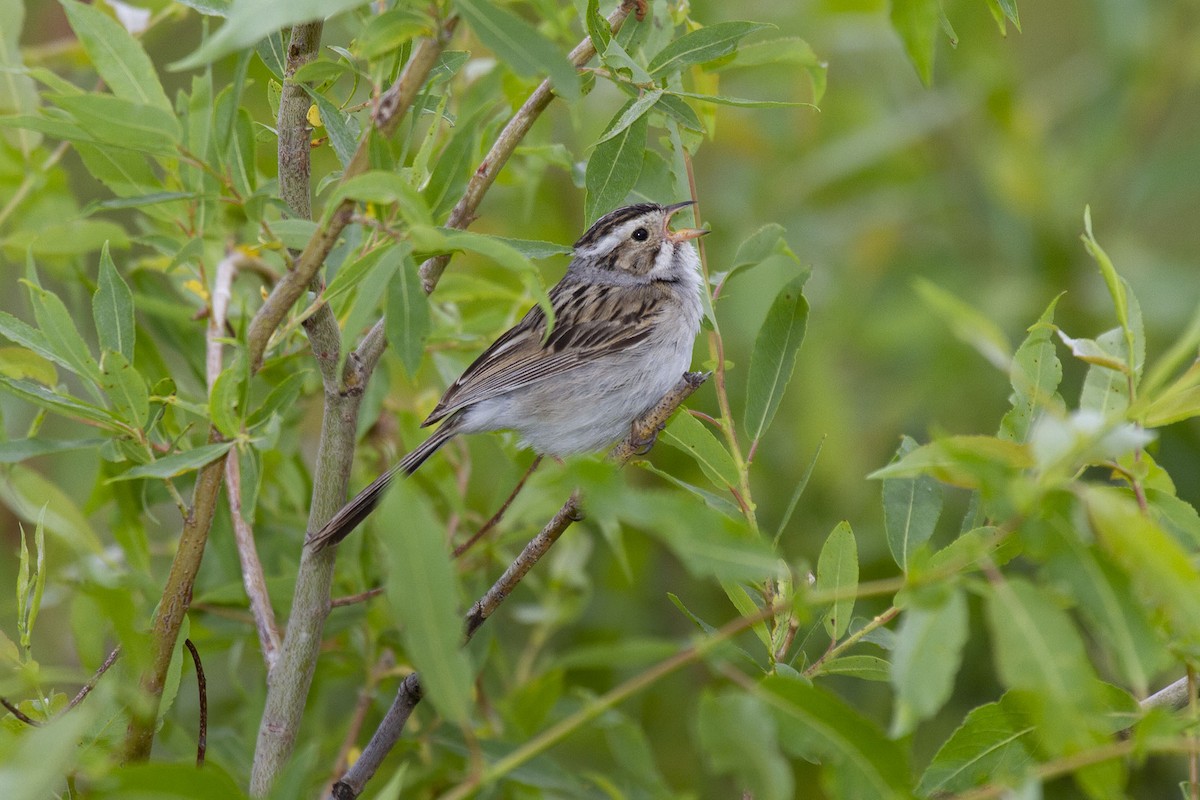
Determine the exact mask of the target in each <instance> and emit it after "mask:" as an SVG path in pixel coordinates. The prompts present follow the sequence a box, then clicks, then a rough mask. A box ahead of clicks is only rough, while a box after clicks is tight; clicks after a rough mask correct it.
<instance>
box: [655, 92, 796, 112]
mask: <svg viewBox="0 0 1200 800" xmlns="http://www.w3.org/2000/svg"><path fill="white" fill-rule="evenodd" d="M669 91H670V93H671V94H673V95H675V96H676V97H687V98H690V99H692V100H698V101H700V102H701V103H712V104H713V105H718V106H733V107H734V108H796V107H798V106H810V107H814V108H815V106H813V104H812V103H796V102H792V101H790V100H755V99H753V98H748V97H730V96H729V95H725V94H704V93H702V92H685V91H681V90H679V89H671V90H669Z"/></svg>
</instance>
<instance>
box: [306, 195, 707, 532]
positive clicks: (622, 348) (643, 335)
mask: <svg viewBox="0 0 1200 800" xmlns="http://www.w3.org/2000/svg"><path fill="white" fill-rule="evenodd" d="M694 202H695V201H694V200H686V201H684V202H681V203H675V204H673V205H665V206H664V205H660V204H657V203H637V204H634V205H628V206H624V207H622V208H618V209H616V210H614V211H611V212H609V213H608V214H605V215H604V216H602V217H601V218H600V219H598V220H596V222H595V223H594V224H593V225H592V226H591V227H590V228H588V229H587V231H586V232H585V233H584V234H583V235H582V236H581V237H579V240H578V241H577V242H575V245H574V247H573V249H572V259H571V262H570V264H569V265H568V266H567V270H566V273H565V274H564V275H563V277H562V279H561V280H560V281H559V282H558V283H557V284H556V285H555V286H554V287H553V288H552V289H551V290H550V292H549V300H550V306H551V308H552V309H553V311H554V319H553V323H552V324H551V325H550V326H549V333H547V320H546V314H545V312H544V311H543V310H542V307H541V306H540V305H535V306H534V307H533V308H531V309H529V311H528V313H526V314H525V316H524V317H523V318H522V319H521V321H520V322H518V323H517V324H516V325H514V326H513V327H512V328H511V329H509V330H508V331H506V332H505V333H503V334H502V335H501V336H500V337H499V338H497V339H496V341H495V342H493V343H492V345H491V346H490V347H488V348H487V349H486V350H485V351H484V352H483V353H482V354H481V355H480V356H479V357H478V358H476V359H475V361H474V362H472V363H471V365H470V366H469V367H467V369H466V370H465V371H464V372H463V373H462V375H461V376H460V377H459V378H458V379H457V380H455V381H454V382H453V383H451V384H450V386H449V388H447V389H446V392H445V394H443V395H442V398H441V400H440V401H439V402H438V404H437V406H436V407H435V408H434V409H433V411H432V412H430V414H429V416H428V417H427V418H426V419H425V421H424V422H423V423H421V425H422V427H425V426H428V425H432V424H434V423H437V422H440V423H441V425H440V426H439V427H438V428H437V429H436V430H435V431H434V432H433V434H432V435H430V436H429V438H428V439H426V440H425V441H424V442H422V443H421V444H420V445H418V446H417V447H416V448H414V449H413V450H412V451H411V452H409V453H408V455H406V456H405V457H404V459H403V460H401V461H400V462H399V463H398V464H396V465H395V466H393V467H391V468H390V469H389V470H388V471H387V472H385V473H383V474H382V475H380V476H379V477H378V478H376V479H375V480H374V481H373V482H372V483H371V484H369V485H368V486H367V487H366V488H365V489H363V490H362V491H361V492H359V493H358V494H357V495H355V497H354V498H353V499H352V500H350V501H349V502H348V503H346V505H345V506H343V507H342V508H341V510H339V511H338V512H337V513H336V514H335V515H334V516H333V517H332V518H331V519H330V520H329V521H328V522H327V523H326V524H325V525H324V526H323V527H321V528H320V529H319V530H318V531H316V532H315V533H312V534H310V535H309V536H308V537H307V541H306V544H307V545H308V546H309V547H310V548H312V549H313V550H314V551H318V550H322V549H324V548H326V547H328V546H330V545H332V544H336V543H337V542H340V541H341V540H342V539H343V538H345V536H346V535H348V534H349V533H350V532H351V531H352V530H353V529H354V528H355V527H356V526H358V525H359V523H361V522H362V521H363V520H364V519H366V517H367V516H368V515H369V514H370V513H371V512H372V511H373V510H374V509H375V507H376V506H377V505H378V504H379V501H380V500H381V499H382V497H383V494H384V492H385V491H386V490H387V488H388V486H389V485H390V484H391V482H392V480H393V479H394V478H395V477H396V476H397V475H398V474H404V475H406V476H407V475H411V474H412V473H413V472H415V471H416V470H417V468H418V467H420V466H421V465H422V464H423V463H425V460H426V459H428V458H429V457H430V456H431V455H433V454H434V453H435V452H436V451H437V450H438V449H439V448H441V447H442V446H443V445H444V444H446V442H448V441H450V440H451V439H452V438H454V437H455V436H458V435H460V434H465V433H482V432H486V431H499V430H512V431H515V432H516V433H518V434H519V435H520V437H521V440H522V444H523V445H524V446H527V447H531V448H532V449H533V450H535V451H536V452H537V453H539V454H541V455H548V456H552V457H558V458H561V457H563V456H569V455H575V454H578V453H586V452H594V451H597V450H601V449H603V448H604V447H606V446H608V445H611V444H613V443H614V442H616V441H617V440H619V439H621V438H622V437H623V436H625V435H626V434H628V433H629V432H630V426H631V424H632V423H633V421H634V420H636V419H638V418H639V417H640V416H642V415H643V414H645V413H646V412H647V411H649V410H650V409H651V408H652V407H653V406H654V405H655V404H656V403H657V402H658V401H659V399H661V398H662V396H663V395H665V394H666V393H667V392H668V391H669V390H670V389H671V388H672V387H673V386H674V385H675V384H676V382H678V380H679V379H680V377H681V376H682V375H683V373H684V372H686V371H687V369H688V367H689V366H690V365H691V359H692V346H693V344H694V343H695V339H696V336H697V334H698V333H699V331H700V318H701V316H702V314H703V309H702V306H701V302H700V289H701V280H702V279H701V275H700V258H699V255H698V254H697V252H696V248H695V245H694V244H693V243H692V240H694V239H696V238H698V237H700V236H703V235H705V234H706V233H708V230H706V229H701V228H682V229H680V230H675V231H672V230H671V228H670V221H671V217H672V216H673V215H675V214H676V213H677V212H679V211H680V210H682V209H684V208H687V207H688V206H691V205H693V204H694Z"/></svg>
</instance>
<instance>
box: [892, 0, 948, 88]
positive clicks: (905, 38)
mask: <svg viewBox="0 0 1200 800" xmlns="http://www.w3.org/2000/svg"><path fill="white" fill-rule="evenodd" d="M940 26H941V6H940V5H939V4H938V0H892V28H893V29H894V30H895V31H896V33H897V34H899V36H900V41H901V42H903V43H904V50H905V52H907V53H908V58H909V60H910V61H912V64H913V67H915V68H916V70H917V75H919V76H920V78H921V82H922V83H924V84H925V85H926V86H929V85H930V84H931V83H933V51H934V45H935V44H936V40H937V32H938V28H939V27H940Z"/></svg>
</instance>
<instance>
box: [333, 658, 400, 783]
mask: <svg viewBox="0 0 1200 800" xmlns="http://www.w3.org/2000/svg"><path fill="white" fill-rule="evenodd" d="M395 666H396V657H395V654H393V653H392V651H391V650H385V651H384V652H383V655H381V656H380V657H379V660H378V661H377V662H376V663H375V666H374V667H373V668H372V669H370V670H369V671H368V672H367V682H366V684H365V685H364V686H363V687H362V690H361V691H359V693H358V700H357V701H356V702H355V704H354V713H353V714H352V715H351V716H350V726H349V727H348V728H347V729H346V735H345V737H343V739H342V746H341V747H340V748H338V756H337V760H336V761H335V762H334V770H333V772H334V774H335V775H336V774H339V773H343V772H345V771H346V769H347V765H348V763H349V761H350V751H351V750H352V749H353V748H354V743H355V741H357V740H358V733H359V731H361V730H362V726H363V722H365V721H366V719H367V712H368V711H370V709H371V701H372V700H373V699H374V697H375V688H376V687H377V686H378V685H379V679H380V678H381V677H382V676H384V675H386V674H388V673H390V672H391V671H392V669H393V668H394V667H395ZM401 683H402V684H403V682H401ZM356 760H357V759H356ZM331 792H333V784H332V783H328V784H326V786H325V791H323V792H322V794H323V795H328V794H330V793H331Z"/></svg>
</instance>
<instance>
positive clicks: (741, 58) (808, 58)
mask: <svg viewBox="0 0 1200 800" xmlns="http://www.w3.org/2000/svg"><path fill="white" fill-rule="evenodd" d="M769 64H783V65H786V66H790V67H799V68H800V69H802V70H804V71H805V72H806V73H808V79H809V82H810V83H811V84H812V97H813V103H814V104H818V105H819V104H820V102H821V100H822V99H823V98H824V96H825V83H826V73H827V71H828V69H829V65H828V64H827V63H826V62H825V61H822V60H821V59H820V58H818V57H817V54H816V53H814V52H813V49H812V47H811V46H810V45H809V44H808V42H806V41H804V40H803V39H798V38H796V37H791V36H789V37H784V38H780V39H770V40H768V41H765V42H754V43H752V44H746V45H742V46H741V47H739V48H738V49H737V50H736V51H735V52H734V54H733V57H732V58H731V59H729V60H728V61H727V62H723V63H721V64H719V65H716V66H714V67H713V71H714V72H716V71H722V70H729V69H745V68H753V67H760V66H765V65H769Z"/></svg>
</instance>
